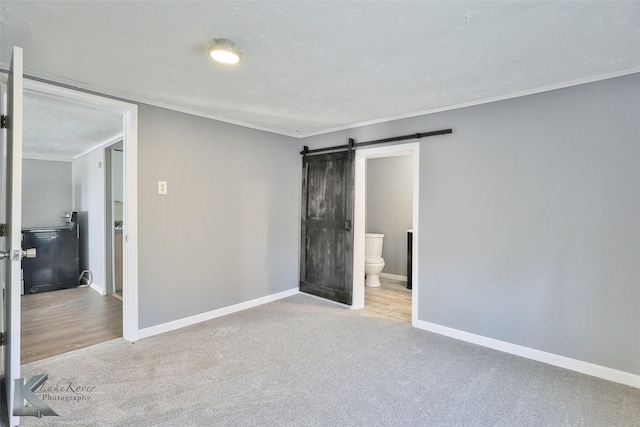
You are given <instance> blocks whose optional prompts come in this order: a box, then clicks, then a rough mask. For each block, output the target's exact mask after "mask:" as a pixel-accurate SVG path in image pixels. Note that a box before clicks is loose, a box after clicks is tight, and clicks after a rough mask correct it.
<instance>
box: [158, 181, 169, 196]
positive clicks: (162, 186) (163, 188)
mask: <svg viewBox="0 0 640 427" xmlns="http://www.w3.org/2000/svg"><path fill="white" fill-rule="evenodd" d="M158 194H167V181H158Z"/></svg>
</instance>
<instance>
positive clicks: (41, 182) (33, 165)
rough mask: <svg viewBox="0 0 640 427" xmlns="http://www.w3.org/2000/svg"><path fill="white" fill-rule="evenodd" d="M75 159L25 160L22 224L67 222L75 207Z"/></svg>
mask: <svg viewBox="0 0 640 427" xmlns="http://www.w3.org/2000/svg"><path fill="white" fill-rule="evenodd" d="M71 169H72V168H71V162H70V161H52V160H34V159H27V158H25V159H23V160H22V228H29V227H53V226H56V227H58V226H62V225H64V224H65V223H64V220H63V219H62V214H64V213H65V212H69V211H71V208H72V207H73V205H72V193H73V188H72V181H71V175H72V171H71Z"/></svg>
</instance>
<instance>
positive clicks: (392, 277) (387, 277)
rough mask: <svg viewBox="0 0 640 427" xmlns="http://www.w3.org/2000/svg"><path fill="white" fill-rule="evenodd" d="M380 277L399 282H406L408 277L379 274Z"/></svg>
mask: <svg viewBox="0 0 640 427" xmlns="http://www.w3.org/2000/svg"><path fill="white" fill-rule="evenodd" d="M378 276H380V277H384V278H385V279H391V280H398V281H400V282H406V281H407V276H400V275H398V274H390V273H380V274H378Z"/></svg>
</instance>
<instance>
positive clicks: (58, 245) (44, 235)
mask: <svg viewBox="0 0 640 427" xmlns="http://www.w3.org/2000/svg"><path fill="white" fill-rule="evenodd" d="M78 236H79V235H78V225H77V224H76V223H74V222H72V223H70V224H69V225H68V226H66V227H48V228H47V227H41V228H27V229H23V230H22V240H23V241H22V247H23V248H35V249H36V257H35V258H23V259H22V278H23V280H24V292H25V294H33V293H36V292H45V291H53V290H56V289H66V288H75V287H76V286H78V277H79V274H80V272H79V244H78V243H79V239H78Z"/></svg>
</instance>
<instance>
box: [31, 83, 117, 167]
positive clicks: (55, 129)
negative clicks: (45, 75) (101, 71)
mask: <svg viewBox="0 0 640 427" xmlns="http://www.w3.org/2000/svg"><path fill="white" fill-rule="evenodd" d="M23 127H24V134H23V149H22V151H23V153H24V155H25V157H40V158H44V157H46V158H51V159H73V158H74V157H77V156H78V155H80V154H84V153H86V152H87V151H88V150H91V149H92V148H95V147H96V146H99V145H102V144H104V143H107V142H113V141H114V140H117V138H118V137H122V129H123V117H122V114H117V113H114V112H111V111H106V110H100V109H96V108H89V107H87V106H85V105H78V104H74V103H71V102H69V101H61V100H59V99H55V98H49V97H42V96H36V95H33V94H27V95H26V96H25V98H24V125H23Z"/></svg>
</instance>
